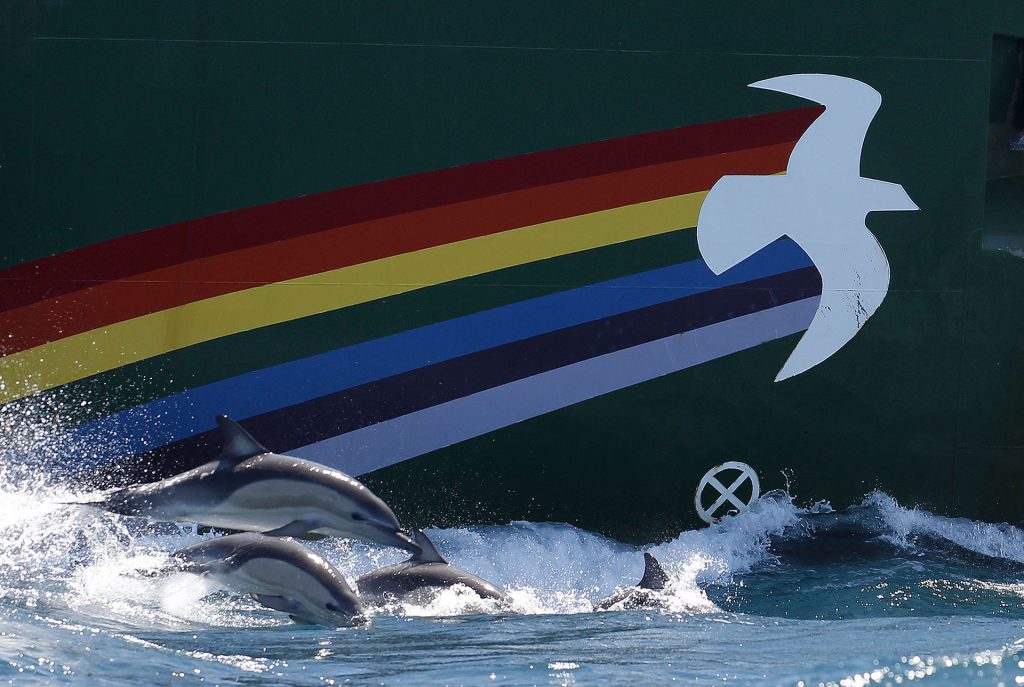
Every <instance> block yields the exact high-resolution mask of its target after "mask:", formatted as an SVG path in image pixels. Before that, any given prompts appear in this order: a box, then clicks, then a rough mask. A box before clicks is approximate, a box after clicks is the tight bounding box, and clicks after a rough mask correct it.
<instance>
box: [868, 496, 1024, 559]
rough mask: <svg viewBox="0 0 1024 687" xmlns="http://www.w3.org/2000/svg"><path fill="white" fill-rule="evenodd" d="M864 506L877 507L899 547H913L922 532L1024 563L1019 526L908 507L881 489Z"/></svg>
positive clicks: (890, 537)
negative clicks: (950, 516) (979, 520)
mask: <svg viewBox="0 0 1024 687" xmlns="http://www.w3.org/2000/svg"><path fill="white" fill-rule="evenodd" d="M862 505H864V506H868V507H874V508H877V509H878V512H879V514H880V516H881V518H882V522H883V523H884V525H885V527H886V528H887V530H888V531H887V532H886V533H885V536H886V538H887V539H888V540H889V541H891V542H892V543H893V544H895V545H897V546H903V547H912V546H914V545H915V538H916V537H919V536H922V535H923V536H929V537H937V538H939V539H944V540H946V541H949V542H951V543H953V544H956V545H957V546H959V547H961V548H964V549H967V550H968V551H973V552H975V553H980V554H982V555H985V556H990V557H992V558H1002V559H1005V560H1009V561H1016V562H1018V563H1024V530H1021V529H1020V528H1019V527H1015V526H1013V525H1008V524H1005V523H1003V524H992V523H986V522H978V521H976V520H968V519H967V518H948V517H943V516H940V515H935V514H933V513H929V512H928V511H925V510H921V509H918V508H906V507H904V506H901V505H899V504H898V503H897V502H896V499H894V498H893V497H892V496H889V495H888V494H886V493H883V492H880V491H875V492H872V493H871V494H869V495H868V496H867V497H866V498H865V499H864V501H863V503H862Z"/></svg>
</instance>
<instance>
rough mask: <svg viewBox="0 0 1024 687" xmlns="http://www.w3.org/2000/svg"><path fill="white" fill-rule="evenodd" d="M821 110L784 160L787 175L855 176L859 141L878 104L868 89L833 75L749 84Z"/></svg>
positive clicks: (878, 96)
mask: <svg viewBox="0 0 1024 687" xmlns="http://www.w3.org/2000/svg"><path fill="white" fill-rule="evenodd" d="M750 86H751V87H752V88H761V89H764V90H769V91H777V92H779V93H788V94H789V95H795V96H797V97H799V98H804V99H806V100H812V101H814V102H816V103H820V104H822V105H824V106H825V112H824V114H822V115H821V116H820V117H818V118H817V119H816V120H814V123H813V124H811V126H810V127H809V128H808V129H807V131H806V132H804V135H803V136H801V137H800V140H799V141H797V144H796V146H795V147H794V148H793V153H792V154H791V155H790V157H789V168H788V171H789V174H794V175H796V174H800V175H803V174H821V175H830V176H841V177H850V176H854V177H859V176H860V156H861V151H862V149H863V148H864V137H865V136H866V135H867V132H868V127H869V126H870V125H871V121H872V120H873V119H874V118H875V114H876V113H877V112H878V108H879V107H880V106H881V104H882V96H881V94H879V92H878V91H876V90H875V89H874V88H872V87H871V86H868V85H867V84H866V83H862V82H860V81H857V80H855V79H849V78H846V77H842V76H834V75H832V74H791V75H788V76H779V77H775V78H773V79H765V80H764V81H758V82H756V83H752V84H750Z"/></svg>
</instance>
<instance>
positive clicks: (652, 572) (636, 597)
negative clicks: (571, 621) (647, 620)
mask: <svg viewBox="0 0 1024 687" xmlns="http://www.w3.org/2000/svg"><path fill="white" fill-rule="evenodd" d="M667 584H668V575H666V574H665V571H664V570H663V569H662V567H661V564H660V563H658V559H657V558H655V557H654V556H653V555H652V554H649V553H645V554H644V576H643V578H642V579H641V580H640V582H639V583H637V585H636V586H635V587H629V588H628V589H622V590H619V591H617V592H615V593H614V594H612V595H611V596H609V597H607V598H605V599H601V600H600V601H598V602H597V603H596V604H594V610H595V611H610V610H612V609H613V608H614V609H621V610H627V611H628V610H635V609H638V608H651V607H654V606H661V605H664V602H665V595H664V594H662V590H663V589H665V585H667Z"/></svg>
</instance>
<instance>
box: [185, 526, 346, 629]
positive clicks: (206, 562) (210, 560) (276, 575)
mask: <svg viewBox="0 0 1024 687" xmlns="http://www.w3.org/2000/svg"><path fill="white" fill-rule="evenodd" d="M173 558H174V559H175V562H176V563H177V564H178V567H179V568H180V569H181V570H183V571H184V572H189V573H195V574H198V575H205V576H208V577H211V578H213V579H214V580H216V581H217V582H219V583H221V584H222V585H224V586H225V587H227V588H228V589H230V590H232V591H235V592H238V593H241V594H248V595H250V596H251V597H252V598H253V599H255V600H256V601H257V602H259V603H260V604H262V605H263V606H266V607H267V608H272V609H274V610H276V611H283V612H284V613H287V614H288V617H290V618H291V619H292V620H294V621H295V622H298V623H308V624H316V625H326V626H327V627H341V626H342V625H352V624H356V623H362V622H365V621H366V617H365V616H364V615H363V607H362V604H360V603H359V598H358V597H357V596H356V595H355V593H354V592H353V591H352V588H351V587H349V586H348V583H347V582H346V581H345V578H344V577H342V576H341V573H339V572H338V571H337V570H336V569H335V568H334V566H332V565H331V564H330V563H328V562H327V561H325V560H324V559H323V558H321V557H320V556H319V555H317V554H316V553H314V552H313V551H310V550H309V549H307V548H306V547H304V546H302V545H301V544H299V543H297V542H294V541H292V540H290V539H275V538H273V537H266V536H264V535H262V534H254V533H252V532H244V533H242V534H230V535H227V536H225V537H219V538H217V539H210V540H207V541H203V542H199V543H198V544H192V545H191V546H186V547H185V548H183V549H181V550H179V551H177V552H175V553H174V555H173Z"/></svg>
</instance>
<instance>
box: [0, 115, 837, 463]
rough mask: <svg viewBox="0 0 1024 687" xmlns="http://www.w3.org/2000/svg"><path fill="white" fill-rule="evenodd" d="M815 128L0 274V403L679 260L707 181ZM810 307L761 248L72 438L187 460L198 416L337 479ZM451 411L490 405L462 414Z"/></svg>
mask: <svg viewBox="0 0 1024 687" xmlns="http://www.w3.org/2000/svg"><path fill="white" fill-rule="evenodd" d="M820 112H821V108H805V109H801V110H792V111H787V112H781V113H774V114H768V115H759V116H756V117H748V118H744V119H739V120H730V121H726V122H715V123H711V124H703V125H698V126H691V127H683V128H680V129H674V130H670V131H663V132H655V133H652V134H642V135H639V136H631V137H626V138H622V139H614V140H610V141H603V142H599V143H591V144H585V145H581V146H574V147H571V148H564V149H558V150H553V151H546V152H542V153H535V154H530V155H524V156H520V157H516V158H508V159H504V160H496V161H490V162H484V163H477V164H473V165H467V166H464V167H458V168H453V169H449V170H442V171H438V172H429V173H425V174H420V175H415V176H412V177H403V178H400V179H394V180H388V181H383V182H378V183H374V184H367V185H364V186H358V187H352V188H348V189H341V190H339V191H331V192H327V193H322V194H317V195H314V196H308V197H304V198H298V199H293V200H287V201H282V202H279V203H272V204H269V205H265V206H259V207H256V208H247V209H244V210H239V211H234V212H229V213H224V214H222V215H215V216H212V217H207V218H203V219H200V220H195V221H190V222H184V223H181V224H176V225H170V226H167V227H162V228H159V229H153V230H150V231H147V232H142V233H139V234H133V235H129V236H125V237H121V238H117V239H113V240H110V241H107V242H104V243H101V244H96V245H92V246H86V247H83V248H81V249H77V250H75V251H70V252H68V253H63V254H60V255H56V256H52V257H50V258H44V259H42V260H38V261H35V262H33V263H27V264H25V265H19V266H16V267H13V268H9V269H7V270H3V271H0V283H5V287H4V288H3V289H2V290H0V331H4V332H5V333H7V336H6V338H5V339H2V343H0V356H2V357H0V380H2V381H3V382H4V384H3V386H2V388H0V403H2V402H9V401H13V400H16V399H19V398H23V397H26V396H28V395H30V394H33V393H35V392H38V391H44V390H48V389H57V388H59V387H61V386H62V385H65V384H69V383H72V382H77V381H79V380H84V379H87V378H90V377H96V378H102V377H103V376H104V375H106V374H108V373H110V372H112V371H114V370H117V369H118V368H121V367H122V366H125V365H130V364H133V363H138V362H141V361H146V360H151V359H159V358H160V357H161V356H166V355H167V354H170V353H172V352H174V351H182V350H184V349H188V348H190V347H193V346H196V345H197V344H204V343H205V342H211V341H215V340H218V339H225V340H229V339H233V338H239V337H244V336H247V334H246V333H247V332H253V331H258V330H260V329H262V328H265V327H269V326H271V325H287V326H292V325H290V324H287V323H300V322H303V321H305V320H307V319H309V318H311V317H314V316H318V315H319V314H321V313H328V312H334V311H338V310H340V309H344V308H348V307H350V306H354V305H359V304H367V303H371V302H383V301H382V299H387V298H389V297H393V296H396V295H399V294H406V293H410V292H415V291H421V290H423V291H425V293H428V294H429V293H431V292H432V291H431V289H432V287H435V286H437V285H441V284H445V283H449V282H453V281H456V280H460V279H466V278H469V277H473V276H475V275H482V274H486V273H491V272H496V271H498V270H505V269H509V268H514V267H517V266H521V265H526V264H530V263H537V264H541V263H542V261H554V262H552V264H555V262H557V260H558V259H560V258H559V256H569V255H573V254H576V253H580V252H582V251H593V250H596V249H603V248H604V247H609V246H614V245H616V244H623V245H625V244H627V243H636V242H643V241H645V240H647V241H649V240H651V238H652V237H657V236H659V235H669V234H671V235H677V234H678V235H679V236H680V237H684V238H685V240H686V241H689V242H693V241H694V239H693V237H692V234H693V232H692V231H689V230H690V229H692V227H693V226H694V225H695V224H696V219H697V214H698V212H699V209H700V205H701V203H702V201H703V198H704V196H705V195H706V192H707V189H709V188H710V187H711V185H713V184H714V182H715V181H717V179H718V178H720V177H721V176H722V175H723V174H727V173H728V174H737V173H741V174H742V173H746V174H776V173H780V172H782V171H784V170H785V167H786V164H787V161H788V156H789V153H790V152H791V150H792V147H793V145H794V143H795V141H796V140H797V139H798V138H799V136H800V135H801V134H802V132H803V131H804V130H805V129H806V127H807V126H808V125H809V124H810V122H812V121H813V120H814V118H815V117H817V116H818V114H819V113H820ZM129 256H132V257H133V259H128V257H129ZM681 257H682V256H681ZM819 293H820V281H819V280H818V276H817V273H816V272H815V271H814V269H813V267H812V266H811V265H810V263H809V261H808V260H807V258H806V256H805V255H804V254H803V253H802V252H801V251H800V250H799V249H798V248H796V247H795V245H793V244H791V243H789V242H779V243H777V244H773V246H771V247H769V248H768V249H766V250H765V251H762V252H761V253H759V254H758V255H756V256H754V257H753V258H751V259H750V260H749V261H747V262H745V263H744V264H743V265H740V266H738V267H737V268H734V269H733V270H730V271H729V272H727V273H725V274H724V275H720V276H715V275H713V274H711V273H710V272H709V271H708V270H707V268H706V267H705V266H704V265H703V262H701V261H699V260H696V261H694V260H690V261H688V262H681V263H678V264H676V265H674V266H671V267H666V268H660V269H654V270H650V271H647V272H640V273H634V274H625V275H624V276H622V277H619V278H615V279H611V280H607V281H603V282H599V283H595V284H591V285H587V286H581V287H578V288H568V289H564V290H561V291H559V292H557V293H553V294H551V295H548V296H541V297H537V298H529V299H527V300H522V301H519V302H514V303H511V304H509V305H504V306H501V307H497V308H492V309H490V310H484V311H480V312H476V313H471V314H469V315H466V316H463V317H457V318H455V319H451V320H445V321H440V322H436V323H434V324H431V325H427V326H422V327H417V328H415V329H409V330H407V331H404V332H399V333H397V334H394V335H391V336H385V337H383V338H377V339H371V340H368V341H365V342H363V343H358V344H355V345H348V346H343V347H342V348H337V349H334V350H328V351H327V352H325V353H323V354H320V355H314V356H308V357H305V358H300V359H297V360H292V361H291V362H286V363H283V364H280V365H275V366H272V367H257V368H254V369H251V370H249V371H248V372H245V373H244V374H236V375H234V376H231V377H229V378H227V379H221V380H219V381H215V382H213V383H209V384H204V385H202V386H198V387H195V388H192V389H188V390H186V391H183V392H181V393H178V394H174V395H171V396H167V397H164V398H158V399H155V400H153V401H151V402H148V403H143V404H142V405H139V406H136V407H132V408H128V409H126V410H124V411H121V412H117V413H114V414H112V415H109V416H107V417H102V418H99V419H97V420H94V421H90V422H86V423H85V424H83V425H81V426H79V427H78V428H75V429H74V430H72V435H73V436H74V437H75V438H76V439H78V440H79V441H81V442H82V443H83V445H85V444H88V445H92V446H93V447H94V449H93V450H92V451H91V458H92V462H93V463H94V464H96V465H101V464H107V463H111V462H116V461H117V460H118V459H120V458H123V457H124V456H126V455H131V454H136V455H141V456H144V457H146V456H148V457H150V458H159V457H164V456H167V455H185V454H188V455H190V456H194V457H195V458H197V459H199V458H203V457H209V456H210V455H212V454H215V452H216V439H215V437H213V435H212V432H211V429H212V418H213V415H214V414H216V413H220V412H229V413H231V414H232V415H234V416H236V417H239V418H249V419H248V420H247V421H246V423H245V424H246V425H247V426H249V427H250V428H251V429H253V431H255V432H257V433H258V435H259V436H270V437H274V440H273V448H275V449H276V450H295V451H298V452H299V453H300V454H303V455H310V456H316V457H317V458H319V459H325V458H326V459H327V462H331V463H332V464H337V463H338V461H339V460H340V459H338V458H337V457H336V456H335V457H334V458H331V456H332V455H334V452H336V451H337V450H339V448H344V451H345V458H344V461H347V462H344V464H342V465H341V466H342V467H344V468H346V469H348V470H350V471H352V472H356V473H359V472H364V471H366V470H369V469H376V468H378V467H382V466H384V465H387V464H392V463H393V462H396V461H397V460H402V459H404V458H408V457H412V456H414V455H421V454H422V453H425V452H429V451H431V450H435V449H438V448H442V447H443V446H447V445H450V444H452V443H456V442H457V441H462V440H464V439H466V438H470V437H472V436H478V435H479V434H481V433H486V432H489V431H493V430H494V429H499V428H501V427H504V426H507V425H508V424H511V423H514V422H519V421H521V420H523V419H527V418H528V417H534V416H536V415H537V414H541V413H544V412H550V410H554V409H557V408H560V407H566V406H567V405H571V404H573V403H578V402H580V401H581V400H585V399H586V398H592V397H594V396H595V395H599V394H602V393H608V392H610V391H612V390H615V389H618V388H624V387H625V386H629V385H632V384H636V383H640V382H642V381H645V380H647V379H651V378H653V376H659V375H661V374H668V373H669V372H672V371H676V370H680V369H685V367H688V366H691V365H694V364H699V363H700V362H703V361H706V360H710V359H713V358H714V357H719V356H720V355H725V354H728V353H729V352H734V351H736V350H742V349H743V348H747V347H751V346H755V345H758V344H759V343H762V342H764V341H767V340H771V339H774V338H778V337H780V336H786V335H788V334H791V333H795V332H797V331H800V330H801V329H803V328H805V327H806V326H807V323H808V322H809V321H810V314H813V302H815V301H816V296H817V294H819ZM809 304H810V305H809ZM808 307H810V310H808ZM809 313H810V314H809ZM241 342H242V338H239V344H240V345H241ZM680 345H682V346H683V348H682V349H679V346H680ZM665 356H667V357H665ZM612 361H614V362H612ZM658 361H660V362H658ZM599 370H604V372H601V373H600V374H599V373H598V371H599ZM583 371H586V372H585V373H584V372H583ZM554 391H557V392H554ZM553 392H554V393H553ZM524 394H526V395H524ZM534 396H536V398H535V397H534ZM474 398H476V399H478V400H480V399H484V398H485V399H486V407H488V408H490V409H491V410H489V411H486V412H484V413H483V414H482V415H481V411H480V410H479V408H477V409H475V410H473V411H472V412H470V411H469V410H468V409H467V407H466V404H467V403H470V401H468V400H467V399H474ZM424 423H427V424H424ZM439 423H440V424H439ZM425 427H429V428H435V429H431V430H430V431H426V430H425V429H424V428H425ZM443 428H447V429H443ZM111 436H117V437H121V438H123V439H124V441H122V442H121V443H110V442H106V441H105V438H109V437H111ZM358 437H362V438H361V439H360V438H358ZM371 439H372V441H371ZM368 442H369V443H368ZM371 446H376V447H378V448H382V449H383V453H381V451H378V450H377V449H376V448H368V447H371ZM359 447H362V448H361V449H360V448H359ZM147 451H148V452H149V453H147ZM154 451H155V453H154ZM371 453H372V454H373V455H375V456H376V457H375V458H372V459H370V458H367V457H366V456H367V455H369V454H371ZM360 456H362V457H360ZM382 456H386V457H382ZM388 461H390V462H388Z"/></svg>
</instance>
